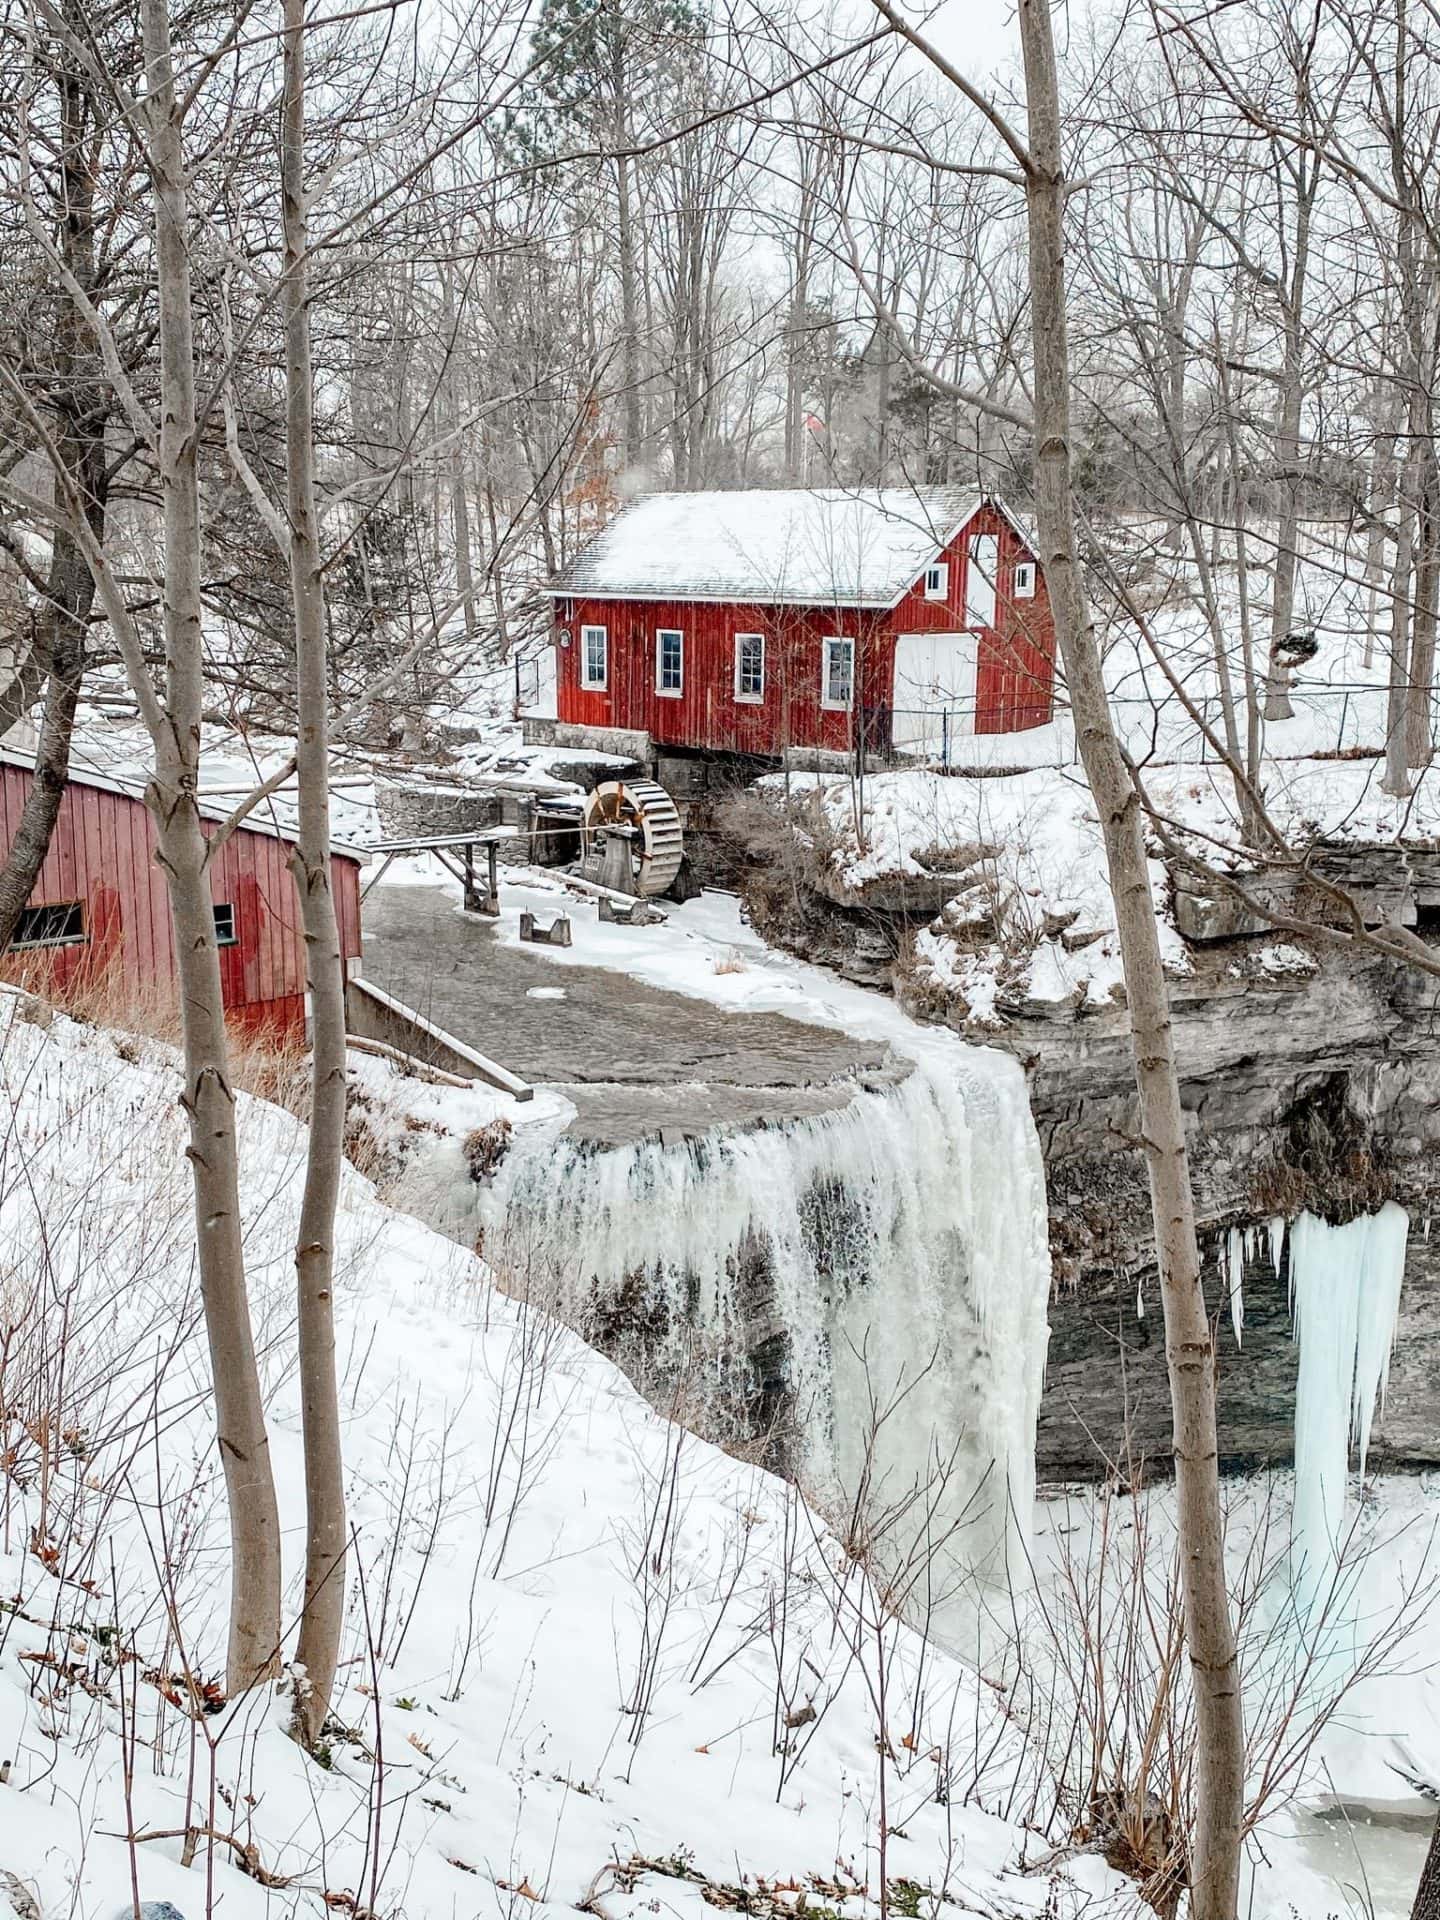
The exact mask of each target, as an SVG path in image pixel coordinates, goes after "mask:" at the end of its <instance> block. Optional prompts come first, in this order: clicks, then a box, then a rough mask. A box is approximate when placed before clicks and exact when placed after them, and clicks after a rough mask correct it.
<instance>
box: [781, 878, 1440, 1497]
mask: <svg viewBox="0 0 1440 1920" xmlns="http://www.w3.org/2000/svg"><path fill="white" fill-rule="evenodd" d="M1334 864H1335V867H1336V873H1335V877H1337V878H1339V879H1341V880H1342V881H1343V882H1344V883H1346V884H1347V885H1351V886H1353V887H1355V888H1356V889H1357V892H1358V894H1359V896H1360V897H1361V899H1362V901H1363V902H1364V904H1365V906H1366V910H1367V916H1369V917H1372V918H1373V919H1374V920H1375V921H1377V922H1378V920H1379V919H1381V918H1387V919H1393V920H1395V921H1397V922H1398V923H1399V924H1403V925H1407V926H1409V927H1410V928H1412V929H1417V928H1418V930H1419V931H1420V933H1421V935H1422V937H1423V936H1425V935H1426V934H1427V933H1428V932H1429V931H1430V929H1431V928H1432V925H1433V923H1434V921H1435V919H1436V902H1437V900H1440V855H1437V854H1435V853H1433V852H1429V851H1423V850H1422V851H1419V852H1416V851H1410V852H1406V853H1401V852H1398V851H1396V850H1383V849H1370V850H1360V851H1359V852H1355V851H1349V852H1345V853H1343V854H1337V855H1336V858H1335V863H1334ZM752 910H754V911H755V912H756V914H757V920H758V922H759V923H760V924H761V926H762V930H763V931H764V932H765V933H766V934H767V936H768V937H770V938H772V939H776V940H777V941H779V942H782V943H784V944H786V945H789V946H790V947H792V949H794V950H795V951H798V952H800V953H802V954H803V955H804V956H805V957H806V958H809V959H813V960H816V961H819V962H821V963H824V964H828V965H832V966H834V965H837V964H838V965H839V966H840V967H841V970H842V971H846V972H847V973H849V975H850V976H851V977H852V978H858V979H863V980H864V981H865V982H866V983H867V984H870V985H874V986H877V987H883V986H886V985H890V986H893V989H894V991H895V992H896V994H897V996H898V997H899V998H900V1000H901V1001H902V1003H905V1002H907V1001H908V1002H910V1010H911V1011H912V1012H913V1013H915V1014H916V1016H917V1017H919V1018H927V1019H932V1020H933V1019H936V1018H940V1019H946V1018H947V1017H948V1016H947V1013H946V1010H945V1008H944V1007H943V1006H939V1007H937V1005H936V1003H935V1000H934V997H933V994H926V995H924V996H923V997H920V996H917V995H916V994H915V993H914V990H913V987H912V984H911V980H910V977H909V975H908V973H907V971H906V969H905V967H904V965H903V963H902V964H900V965H897V964H896V962H897V956H899V955H902V954H903V951H904V946H905V936H906V928H905V924H904V921H903V918H902V917H901V916H899V915H896V914H887V912H886V911H885V909H884V905H883V903H882V904H881V905H880V907H879V909H878V910H877V907H876V903H875V902H869V903H867V906H866V908H865V910H864V911H860V912H855V911H847V910H846V909H845V908H844V907H842V906H841V905H839V904H838V903H837V902H836V901H835V900H834V899H833V898H827V897H826V895H825V894H824V893H822V892H820V891H819V890H817V889H801V890H799V891H797V890H796V889H795V888H794V886H793V884H792V885H791V886H790V887H789V889H788V891H787V890H785V889H781V888H779V887H776V886H775V885H774V884H773V883H771V884H767V878H766V875H765V874H764V872H763V871H762V872H760V873H759V874H758V875H757V876H756V879H755V883H754V891H753V895H752ZM927 917H928V916H927V915H925V914H923V913H922V915H921V916H920V921H919V924H922V925H923V924H924V920H925V918H927ZM1192 918H1193V916H1192ZM912 924H913V913H912ZM1202 931H1203V932H1204V933H1205V934H1206V936H1207V937H1205V938H1203V939H1200V940H1197V941H1195V942H1194V943H1192V945H1191V949H1190V953H1191V959H1192V963H1193V972H1192V974H1191V975H1190V976H1189V977H1188V978H1180V979H1175V980H1173V981H1172V983H1171V994H1172V1009H1173V1018H1174V1029H1175V1039H1176V1050H1177V1055H1178V1059H1179V1064H1180V1071H1181V1083H1182V1086H1181V1090H1182V1098H1183V1100H1184V1104H1185V1108H1186V1113H1187V1117H1188V1120H1189V1137H1190V1148H1191V1156H1192V1171H1193V1177H1194V1185H1195V1199H1196V1208H1197V1214H1198V1218H1199V1223H1200V1228H1201V1238H1202V1249H1203V1252H1204V1256H1205V1260H1206V1285H1207V1293H1208V1296H1209V1298H1210V1300H1211V1302H1212V1305H1213V1306H1214V1307H1215V1309H1216V1311H1217V1312H1218V1314H1219V1317H1220V1324H1221V1336H1220V1348H1221V1409H1220V1411H1221V1448H1222V1453H1223V1455H1224V1457H1225V1460H1226V1462H1227V1464H1228V1465H1230V1466H1232V1467H1235V1468H1240V1467H1246V1466H1254V1465H1259V1464H1262V1463H1282V1462H1285V1461H1287V1460H1288V1459H1289V1458H1290V1456H1291V1450H1292V1439H1293V1436H1292V1419H1293V1410H1294V1386H1295V1377H1296V1370H1297V1361H1298V1353H1297V1348H1296V1345H1295V1342H1294V1339H1293V1334H1292V1325H1291V1315H1290V1296H1289V1282H1288V1275H1287V1274H1286V1272H1285V1271H1284V1265H1285V1263H1284V1260H1283V1258H1282V1261H1281V1267H1282V1271H1281V1272H1280V1273H1277V1272H1276V1271H1275V1269H1274V1266H1273V1264H1272V1261H1271V1258H1270V1253H1269V1246H1270V1236H1269V1234H1268V1232H1262V1233H1251V1234H1250V1236H1249V1245H1248V1249H1247V1252H1246V1257H1245V1271H1244V1285H1243V1298H1244V1325H1243V1330H1242V1339H1241V1342H1240V1343H1239V1344H1237V1341H1236V1338H1235V1335H1234V1333H1233V1331H1232V1329H1231V1325H1230V1317H1229V1313H1228V1309H1227V1308H1226V1306H1225V1301H1226V1294H1227V1288H1228V1281H1227V1277H1226V1252H1227V1249H1228V1247H1229V1244H1230V1238H1229V1236H1230V1233H1231V1230H1232V1229H1239V1230H1241V1231H1245V1230H1248V1229H1255V1228H1268V1226H1269V1223H1270V1222H1271V1221H1272V1220H1274V1219H1276V1218H1283V1219H1287V1220H1288V1219H1294V1218H1295V1217H1296V1216H1297V1215H1298V1214H1299V1213H1300V1212H1301V1211H1303V1210H1309V1211H1310V1212H1312V1213H1314V1214H1316V1215H1318V1216H1320V1217H1321V1218H1324V1219H1327V1220H1330V1221H1332V1222H1337V1223H1338V1222H1343V1221H1346V1220H1349V1219H1351V1218H1354V1217H1355V1216H1356V1215H1357V1214H1361V1213H1365V1212H1369V1211H1371V1210H1373V1209H1374V1208H1376V1207H1378V1206H1379V1205H1381V1204H1382V1203H1383V1202H1384V1201H1386V1200H1395V1201H1397V1202H1398V1203H1399V1204H1400V1205H1402V1206H1403V1207H1405V1209H1406V1210H1407V1212H1408V1213H1409V1215H1410V1219H1411V1233H1410V1241H1409V1254H1408V1259H1407V1271H1406V1285H1405V1289H1404V1295H1403V1301H1402V1311H1401V1319H1400V1331H1399V1337H1398V1341H1397V1345H1396V1350H1395V1355H1394V1360H1393V1364H1392V1367H1391V1372H1390V1385H1389V1393H1388V1398H1387V1401H1386V1405H1385V1408H1384V1412H1383V1414H1382V1416H1381V1418H1380V1419H1379V1420H1378V1422H1377V1427H1376V1435H1375V1443H1374V1446H1373V1449H1372V1454H1371V1458H1372V1459H1373V1460H1374V1461H1375V1462H1376V1463H1377V1464H1379V1465H1389V1466H1405V1467H1419V1466H1428V1465H1432V1464H1436V1463H1440V1242H1437V1243H1435V1247H1434V1249H1433V1250H1432V1242H1431V1239H1430V1236H1429V1221H1430V1219H1431V1216H1432V1214H1434V1213H1435V1212H1437V1211H1440V1161H1437V1147H1440V980H1436V979H1434V978H1432V977H1431V976H1428V975H1427V974H1425V973H1424V972H1423V971H1422V970H1420V969H1419V968H1417V967H1414V966H1412V965H1407V964H1403V963H1400V962H1395V961H1391V960H1388V959H1385V958H1383V957H1381V956H1379V955H1378V954H1375V953H1374V952H1372V951H1370V950H1367V949H1364V948H1360V947H1353V946H1352V947H1342V946H1337V945H1335V944H1333V943H1327V942H1322V941H1317V942H1315V943H1314V944H1313V946H1312V947H1311V949H1310V952H1309V964H1308V965H1303V964H1302V965H1300V966H1297V967H1296V968H1295V969H1294V970H1293V971H1287V970H1283V969H1282V970H1280V971H1276V970H1274V969H1273V968H1269V969H1267V968H1266V967H1264V966H1262V965H1260V964H1259V961H1260V957H1261V955H1262V953H1263V951H1264V949H1265V948H1266V947H1267V946H1268V947H1273V946H1274V944H1275V941H1276V939H1277V936H1276V935H1275V934H1273V933H1268V934H1267V933H1264V932H1261V931H1258V930H1256V929H1255V928H1254V927H1253V925H1252V926H1248V927H1247V926H1245V925H1244V924H1243V923H1242V924H1239V925H1235V926H1233V927H1231V928H1228V929H1227V927H1226V925H1225V922H1224V919H1223V916H1221V917H1220V918H1219V920H1218V922H1217V921H1216V920H1215V919H1214V918H1213V917H1212V921H1211V923H1210V924H1209V925H1207V926H1205V927H1203V928H1202ZM1287 937H1288V936H1287ZM953 1024H955V1025H956V1026H957V1027H962V1028H963V1014H961V1013H957V1014H956V1015H955V1016H954V1019H953ZM972 1037H975V1038H981V1037H983V1038H985V1039H986V1040H988V1041H989V1042H990V1043H991V1044H993V1045H996V1046H999V1047H1003V1048H1006V1049H1008V1050H1009V1051H1011V1052H1013V1053H1014V1054H1015V1055H1016V1056H1017V1057H1018V1058H1019V1059H1020V1061H1021V1062H1022V1064H1023V1065H1024V1067H1025V1070H1026V1077H1027V1084H1028V1088H1029V1093H1030V1102H1031V1107H1032V1111H1033V1113H1034V1117H1035V1122H1036V1126H1037V1128H1038V1130H1039V1134H1040V1139H1041V1144H1042V1147H1043V1150H1044V1156H1045V1167H1046V1177H1047V1185H1048V1194H1049V1216H1050V1218H1049V1224H1050V1246H1051V1255H1052V1265H1053V1276H1054V1278H1053V1287H1052V1294H1051V1303H1050V1325H1051V1341H1050V1351H1049V1361H1048V1366H1047V1373H1046V1385H1045V1392H1044V1397H1043V1400H1042V1403H1041V1409H1040V1426H1039V1441H1038V1465H1039V1471H1040V1473H1041V1475H1042V1476H1049V1477H1051V1478H1057V1477H1069V1476H1076V1477H1085V1478H1089V1477H1093V1476H1094V1475H1095V1474H1096V1473H1097V1471H1104V1470H1105V1465H1106V1462H1107V1461H1108V1462H1109V1463H1110V1464H1111V1465H1113V1466H1114V1467H1115V1469H1116V1470H1117V1471H1119V1472H1121V1473H1124V1472H1125V1471H1127V1468H1126V1466H1125V1463H1124V1462H1122V1461H1119V1460H1118V1459H1117V1458H1116V1454H1117V1452H1118V1450H1119V1449H1118V1448H1117V1442H1116V1436H1117V1435H1121V1434H1124V1435H1126V1436H1128V1448H1129V1451H1130V1453H1131V1455H1132V1456H1144V1457H1146V1458H1147V1459H1148V1460H1150V1461H1151V1462H1152V1463H1155V1464H1156V1465H1158V1466H1161V1467H1162V1468H1163V1466H1164V1465H1165V1463H1167V1462H1168V1456H1169V1447H1170V1421H1169V1398H1168V1390H1167V1383H1166V1374H1165V1357H1164V1341H1163V1328H1162V1321H1161V1311H1160V1301H1159V1297H1158V1291H1157V1288H1156V1281H1155V1270H1154V1259H1153V1250H1152V1249H1153V1241H1152V1235H1151V1228H1150V1206H1149V1193H1148V1188H1147V1183H1146V1175H1145V1166H1144V1160H1143V1156H1142V1154H1141V1152H1140V1150H1139V1147H1138V1144H1137V1127H1138V1122H1137V1114H1136V1101H1135V1092H1134V1080H1133V1068H1132V1062H1131V1056H1130V1040H1129V1027H1128V1021H1127V1017H1126V1014H1125V1010H1124V1007H1123V1005H1118V1004H1117V1005H1112V1006H1108V1007H1103V1008H1100V1009H1095V1008H1091V1007H1086V1008H1083V1009H1077V1008H1075V1007H1073V1006H1071V1005H1068V1004H1063V1005H1062V1004H1056V1003H1042V1002H1034V1001H1029V1002H1025V1003H1024V1004H1023V1005H1021V1006H1020V1007H1019V1009H1018V1010H1012V1011H1010V1013H1009V1014H1008V1019H1007V1024H1006V1025H1005V1027H1004V1028H1003V1029H1001V1030H1000V1031H997V1032H994V1033H987V1034H985V1035H983V1036H980V1035H973V1036H972Z"/></svg>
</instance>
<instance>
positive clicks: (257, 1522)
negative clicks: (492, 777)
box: [142, 0, 280, 1693]
mask: <svg viewBox="0 0 1440 1920" xmlns="http://www.w3.org/2000/svg"><path fill="white" fill-rule="evenodd" d="M142 26H143V33H144V46H145V59H146V70H147V75H148V80H149V89H148V92H147V94H146V99H145V117H146V121H147V123H148V124H147V133H148V156H147V157H148V161H149V167H150V176H151V183H152V189H153V194H154V200H155V237H156V250H157V256H158V271H159V308H160V401H161V404H160V415H161V426H160V436H159V443H160V444H159V472H160V490H161V506H162V513H163V524H164V578H165V589H164V632H165V710H164V714H163V718H162V720H161V721H157V723H156V724H155V726H154V727H153V729H152V737H153V742H154V748H155V774H154V778H153V780H152V781H151V782H150V785H149V788H148V790H147V793H146V798H147V801H148V803H149V805H150V808H151V811H152V813H153V815H154V818H155V824H156V834H157V838H158V841H159V856H158V857H159V861H160V864H161V866H162V867H163V868H164V871H165V878H166V881H167V883H168V886H169V890H170V912H171V918H172V921H173V924H174V929H175V951H176V962H177V967H178V971H179V976H180V1011H181V1022H182V1035H183V1056H184V1073H185V1092H184V1094H183V1096H182V1104H183V1105H184V1108H185V1112H186V1115H187V1117H188V1119H189V1123H190V1148H189V1157H190V1167H191V1174H192V1178H193V1181H194V1189H195V1225H196V1242H197V1248H198V1254H199V1267H200V1291H201V1295H202V1298H203V1302H204V1308H205V1330H206V1335H207V1338H208V1340H209V1346H210V1366H211V1375H212V1380H213V1384H214V1392H215V1418H216V1428H217V1436H218V1441H219V1449H220V1459H221V1463H222V1465H223V1468H224V1473H225V1486H226V1493H227V1496H228V1501H229V1513H230V1545H231V1565H230V1638H229V1649H228V1656H227V1662H226V1673H227V1685H228V1687H229V1690H230V1692H231V1693H240V1692H243V1691H244V1690H245V1689H246V1688H247V1687H250V1686H253V1685H254V1684H255V1683H256V1681H258V1680H261V1679H263V1678H264V1677H265V1676H267V1675H268V1674H270V1673H273V1672H274V1670H275V1666H276V1662H277V1660H278V1656H279V1651H280V1525H279V1516H278V1513H277V1510H276V1504H275V1481H274V1476H273V1474H272V1471H271V1466H270V1443H269V1439H268V1436H267V1434H266V1431H265V1409H264V1403H263V1401H262V1399H261V1393H260V1373H259V1368H258V1366H257V1364H256V1359H255V1344H254V1337H253V1334H252V1331H251V1326H250V1304H249V1300H248V1298H247V1296H246V1290H245V1254H244V1246H243V1242H242V1238H241V1222H240V1182H239V1154H238V1150H237V1145H236V1138H235V1096H234V1093H233V1091H232V1088H231V1084H230V1062H229V1053H228V1048H227V1044H226V1036H225V1006H224V998H223V995H222V992H221V985H220V958H219V952H218V949H217V947H216V944H215V915H214V907H213V903H212V900H211V893H210V872H209V860H208V847H207V843H206V838H205V833H204V830H203V828H202V825H201V820H200V813H199V809H198V807H197V805H196V794H197V791H198V788H199V781H200V714H201V707H202V704H203V685H204V682H203V673H202V669H203V661H202V633H201V600H200V582H201V564H200V563H201V551H200V533H201V526H200V494H199V487H198V484H197V473H196V456H197V431H196V417H195V351H194V349H195V342H194V328H193V319H192V313H191V302H190V253H189V242H190V235H189V230H188V209H187V205H186V175H185V158H184V152H183V146H182V139H181V108H180V105H179V102H178V100H177V98H176V89H175V75H174V67H173V64H172V59H171V48H170V21H169V15H168V12H167V5H166V0H144V4H143V8H142Z"/></svg>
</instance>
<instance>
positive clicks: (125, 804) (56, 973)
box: [0, 764, 360, 1035]
mask: <svg viewBox="0 0 1440 1920" xmlns="http://www.w3.org/2000/svg"><path fill="white" fill-rule="evenodd" d="M30 782H31V775H30V772H29V770H28V769H27V768H25V767H17V766H11V765H9V764H0V839H3V845H4V847H6V848H8V847H9V846H10V844H11V842H12V840H13V839H14V836H15V832H16V829H17V828H18V826H19V823H20V814H21V810H22V808H23V807H24V804H25V796H26V794H27V793H28V792H29V789H30ZM289 853H290V848H289V845H288V844H287V843H286V842H285V841H282V840H278V839H275V838H274V837H273V836H272V835H269V834H263V833H252V832H250V831H248V830H247V829H246V828H244V827H241V828H239V829H237V831H236V832H235V833H233V834H232V835H231V837H230V838H229V840H227V841H226V843H225V845H224V846H223V847H221V848H220V850H219V852H218V854H217V855H216V857H215V860H214V863H213V865H212V868H211V881H210V892H211V897H212V899H214V900H215V902H216V903H217V905H218V904H221V903H224V902H228V903H229V904H230V905H231V906H233V907H234V909H235V930H236V935H237V939H236V942H235V944H234V945H233V946H228V947H222V948H221V949H220V979H221V985H222V988H223V990H224V994H225V1005H226V1007H227V1008H228V1009H229V1010H230V1012H231V1014H232V1015H233V1017H234V1019H235V1020H236V1022H237V1024H239V1025H240V1026H242V1027H244V1028H247V1029H250V1030H255V1029H259V1028H264V1029H267V1030H273V1031H277V1032H281V1033H285V1034H292V1035H293V1034H299V1033H301V1032H303V1030H304V1023H305V942H304V938H303V935H302V932H301V928H300V915H299V907H298V904H297V902H296V899H295V888H294V882H293V881H292V880H291V878H290V869H289V865H288V861H289ZM331 883H332V885H333V887H334V889H335V910H336V917H337V920H338V922H339V929H340V950H341V953H342V954H343V955H344V956H345V958H346V959H347V960H348V959H350V958H352V957H354V956H355V955H357V954H358V953H359V952H360V873H359V865H358V863H357V862H356V861H354V860H352V859H348V858H346V857H345V856H344V855H343V854H337V855H335V856H334V857H333V858H332V861H331ZM30 899H31V903H32V905H35V906H41V905H44V904H46V903H50V902H54V903H57V904H58V903H60V902H62V901H70V900H79V901H81V902H82V903H83V905H84V909H85V932H86V939H85V941H84V942H83V943H82V944H77V945H75V946H68V947H34V948H22V949H21V950H19V951H18V952H12V953H9V954H7V955H5V956H4V958H3V961H0V974H3V977H5V978H7V979H11V980H27V979H28V980H31V981H34V982H36V983H37V984H40V983H42V982H43V983H44V984H46V985H48V986H50V987H52V988H53V989H54V990H56V991H57V992H62V993H63V992H64V990H65V989H66V988H67V987H70V986H72V985H77V986H78V985H80V984H83V983H84V982H86V981H90V982H95V983H97V984H98V983H99V981H100V980H101V979H102V978H104V977H106V976H107V975H110V974H112V973H113V971H114V970H115V969H117V968H118V970H119V977H120V982H121V985H122V987H123V989H124V990H125V992H126V993H128V994H129V995H131V996H133V997H134V998H135V999H136V1000H137V1001H140V1002H142V1003H143V1002H148V1001H153V1000H154V999H155V998H156V997H157V996H170V995H173V992H174V986H175V955H174V947H173V944H172V939H171V932H170V909H169V902H168V899H167V897H166V892H165V880H164V876H163V874H162V873H161V872H160V869H159V868H158V866H157V865H156V864H155V829H154V823H153V822H152V820H151V818H150V814H149V811H148V809H147V808H146V807H145V805H144V803H143V801H140V800H138V799H134V798H132V797H131V796H130V795H128V794H123V793H114V792H111V791H109V790H108V789H106V788H103V787H95V786H89V785H86V784H85V783H83V782H81V781H73V782H72V783H71V784H70V786H69V787H68V788H67V789H66V791H65V794H64V797H63V798H62V800H61V802H60V812H59V815H58V817H57V819H56V822H55V832H54V836H53V838H52V840H51V843H50V851H49V853H48V854H47V855H46V858H45V863H44V865H43V866H42V867H41V869H40V875H39V878H38V880H37V881H36V883H35V887H34V890H33V891H32V893H31V895H30Z"/></svg>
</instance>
